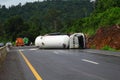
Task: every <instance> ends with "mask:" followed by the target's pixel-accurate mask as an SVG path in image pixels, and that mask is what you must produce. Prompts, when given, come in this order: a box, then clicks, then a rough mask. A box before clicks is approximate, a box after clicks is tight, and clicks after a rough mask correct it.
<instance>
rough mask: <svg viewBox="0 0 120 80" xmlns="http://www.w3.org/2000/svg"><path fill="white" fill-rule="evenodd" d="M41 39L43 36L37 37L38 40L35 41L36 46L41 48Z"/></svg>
mask: <svg viewBox="0 0 120 80" xmlns="http://www.w3.org/2000/svg"><path fill="white" fill-rule="evenodd" d="M41 37H42V36H38V37H36V39H35V46H39V45H40V41H41Z"/></svg>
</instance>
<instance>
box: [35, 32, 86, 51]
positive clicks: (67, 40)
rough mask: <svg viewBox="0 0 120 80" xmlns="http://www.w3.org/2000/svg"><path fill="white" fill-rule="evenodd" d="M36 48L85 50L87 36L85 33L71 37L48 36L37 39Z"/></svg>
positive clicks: (60, 35)
mask: <svg viewBox="0 0 120 80" xmlns="http://www.w3.org/2000/svg"><path fill="white" fill-rule="evenodd" d="M35 46H37V47H39V48H65V49H66V48H70V49H72V48H73V49H74V48H75V49H77V48H81V49H83V48H85V36H84V34H83V33H74V34H71V35H65V34H64V35H62V34H47V35H44V36H38V37H37V38H36V39H35Z"/></svg>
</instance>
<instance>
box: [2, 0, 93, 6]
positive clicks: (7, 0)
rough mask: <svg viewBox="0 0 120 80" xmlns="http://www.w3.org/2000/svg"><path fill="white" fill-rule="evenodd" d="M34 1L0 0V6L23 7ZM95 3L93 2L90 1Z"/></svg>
mask: <svg viewBox="0 0 120 80" xmlns="http://www.w3.org/2000/svg"><path fill="white" fill-rule="evenodd" d="M34 1H38V0H0V5H5V6H6V7H9V6H11V5H18V4H19V3H22V5H24V4H25V3H26V2H34ZM39 1H43V0H39ZM90 1H91V2H92V1H95V0H90Z"/></svg>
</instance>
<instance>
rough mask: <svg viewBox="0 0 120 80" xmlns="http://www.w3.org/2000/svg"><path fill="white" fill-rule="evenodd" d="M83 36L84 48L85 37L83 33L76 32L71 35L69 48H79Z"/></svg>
mask: <svg viewBox="0 0 120 80" xmlns="http://www.w3.org/2000/svg"><path fill="white" fill-rule="evenodd" d="M80 36H82V37H83V48H85V37H84V34H83V33H74V34H72V35H71V36H70V41H69V48H79V47H80V45H81V44H79V38H78V37H80Z"/></svg>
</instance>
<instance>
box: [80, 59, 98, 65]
mask: <svg viewBox="0 0 120 80" xmlns="http://www.w3.org/2000/svg"><path fill="white" fill-rule="evenodd" d="M82 61H84V62H88V63H92V64H99V63H97V62H94V61H91V60H87V59H82Z"/></svg>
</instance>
